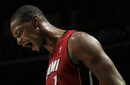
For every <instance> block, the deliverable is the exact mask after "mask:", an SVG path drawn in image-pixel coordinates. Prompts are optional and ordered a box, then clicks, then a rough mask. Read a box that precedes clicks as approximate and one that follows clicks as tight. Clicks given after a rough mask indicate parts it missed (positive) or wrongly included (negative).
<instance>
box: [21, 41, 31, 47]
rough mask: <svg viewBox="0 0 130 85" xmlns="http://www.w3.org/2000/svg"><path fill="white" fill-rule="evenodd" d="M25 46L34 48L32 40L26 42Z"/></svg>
mask: <svg viewBox="0 0 130 85" xmlns="http://www.w3.org/2000/svg"><path fill="white" fill-rule="evenodd" d="M23 46H24V47H28V48H32V47H33V44H32V43H31V42H26V43H25V44H24V45H23Z"/></svg>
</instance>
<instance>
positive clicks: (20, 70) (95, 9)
mask: <svg viewBox="0 0 130 85" xmlns="http://www.w3.org/2000/svg"><path fill="white" fill-rule="evenodd" d="M25 4H32V5H35V6H37V7H39V8H40V9H41V10H42V11H43V13H44V14H45V16H46V18H47V19H48V21H49V22H50V23H51V24H53V25H55V26H57V27H59V28H62V29H66V30H68V29H76V30H79V31H85V32H87V33H89V34H91V35H93V36H94V37H96V38H97V39H98V40H99V41H100V42H101V44H102V46H103V48H104V50H105V51H106V53H107V54H108V55H109V56H110V58H111V59H112V60H113V62H114V63H115V65H116V67H117V69H118V70H119V72H120V73H121V75H122V76H123V77H124V79H125V81H126V83H127V85H130V81H129V80H130V66H129V64H130V63H129V62H130V61H129V59H128V58H129V56H130V54H129V53H130V51H129V50H130V37H129V36H130V2H129V1H127V0H126V1H118V0H100V1H98V0H86V1H83V0H78V1H76V0H61V1H59V0H53V1H51V0H25V1H24V0H10V1H8V0H1V3H0V10H1V12H0V85H8V84H12V85H23V84H26V85H45V76H46V70H47V64H48V58H47V57H48V55H49V52H48V51H47V50H46V49H43V52H41V53H37V52H33V51H32V50H31V49H26V48H23V47H21V46H18V45H17V43H16V40H15V39H14V38H13V37H12V34H11V32H10V28H9V21H10V18H11V16H12V15H13V13H14V12H15V10H16V9H18V8H19V7H20V6H22V5H25ZM106 73H107V72H106ZM82 75H83V77H84V78H86V77H87V78H88V74H86V73H85V71H84V69H83V74H82ZM84 78H83V79H84ZM85 81H89V79H88V80H85ZM94 82H95V83H96V82H97V81H96V80H95V79H94ZM83 85H86V84H83ZM95 85H97V84H95Z"/></svg>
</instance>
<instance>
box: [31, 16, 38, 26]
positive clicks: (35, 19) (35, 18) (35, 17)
mask: <svg viewBox="0 0 130 85" xmlns="http://www.w3.org/2000/svg"><path fill="white" fill-rule="evenodd" d="M37 18H38V17H37V16H34V17H33V19H32V24H33V26H34V27H35V28H37V26H38V25H37Z"/></svg>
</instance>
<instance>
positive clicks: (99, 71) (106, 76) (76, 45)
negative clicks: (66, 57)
mask: <svg viewBox="0 0 130 85" xmlns="http://www.w3.org/2000/svg"><path fill="white" fill-rule="evenodd" d="M68 48H69V54H70V58H71V59H72V61H73V62H74V63H77V62H78V61H81V62H83V64H84V65H85V66H86V67H87V68H89V69H90V70H91V71H92V72H93V74H94V75H95V76H96V77H97V79H98V80H99V81H100V82H101V83H102V85H126V84H125V81H124V80H123V78H122V76H121V75H120V73H119V72H118V70H117V69H116V67H115V65H114V63H113V62H112V60H111V59H110V58H109V57H108V55H107V54H106V53H105V52H104V50H103V49H102V46H101V44H100V43H99V42H98V40H97V39H95V38H94V37H93V36H91V35H88V34H86V33H84V32H77V33H74V34H73V35H72V36H71V37H70V39H69V44H68Z"/></svg>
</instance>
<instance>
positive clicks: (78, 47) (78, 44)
mask: <svg viewBox="0 0 130 85" xmlns="http://www.w3.org/2000/svg"><path fill="white" fill-rule="evenodd" d="M68 50H69V54H70V58H72V60H79V61H80V60H81V61H83V60H90V57H91V58H92V55H97V54H99V53H100V52H103V50H102V47H101V44H100V42H99V41H98V40H97V39H96V38H95V37H93V36H92V35H90V34H88V33H86V32H75V33H74V34H72V36H71V37H70V39H69V42H68ZM90 55H91V56H90Z"/></svg>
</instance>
